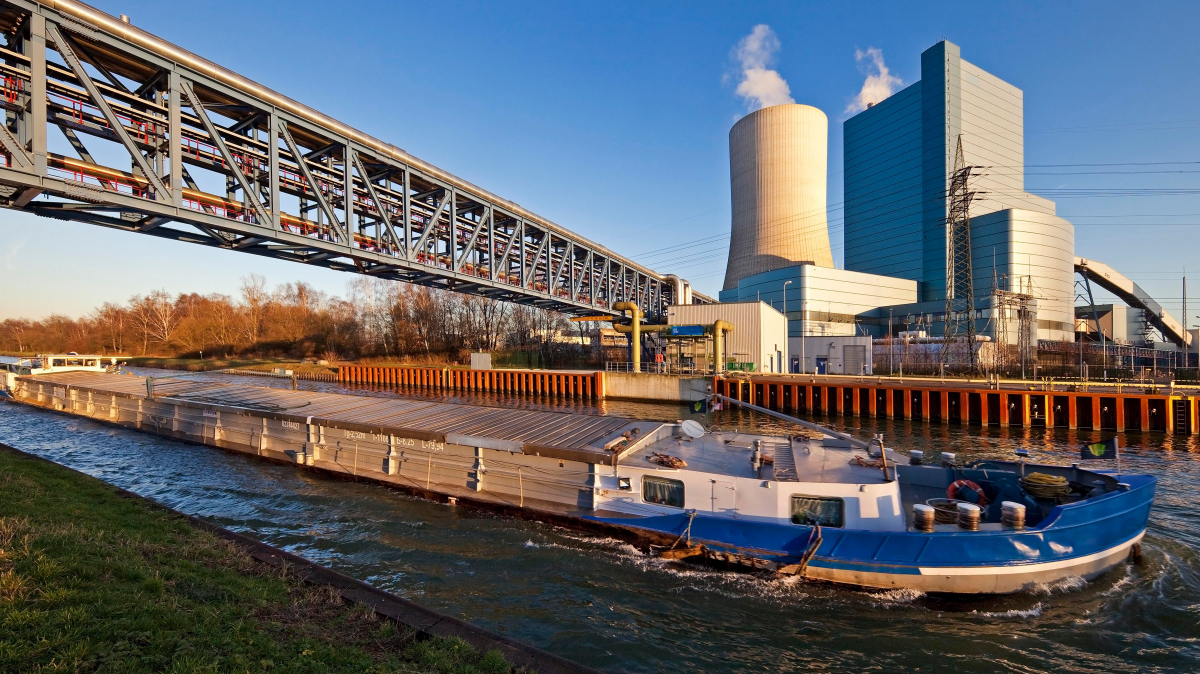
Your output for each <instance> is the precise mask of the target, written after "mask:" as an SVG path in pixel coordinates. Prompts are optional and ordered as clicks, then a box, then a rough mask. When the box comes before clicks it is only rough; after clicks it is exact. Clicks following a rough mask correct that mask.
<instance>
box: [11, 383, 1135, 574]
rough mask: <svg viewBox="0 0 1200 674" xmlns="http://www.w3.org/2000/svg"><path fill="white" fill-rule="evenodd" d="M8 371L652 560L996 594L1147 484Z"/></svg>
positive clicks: (573, 417)
mask: <svg viewBox="0 0 1200 674" xmlns="http://www.w3.org/2000/svg"><path fill="white" fill-rule="evenodd" d="M8 381H9V382H10V385H9V393H10V395H11V396H12V398H13V400H14V401H16V402H18V403H23V404H29V405H35V406H38V407H42V408H48V409H53V410H57V411H59V412H64V413H68V414H74V415H79V416H84V417H88V418H91V419H95V420H98V421H103V422H108V423H113V424H119V425H122V426H126V427H130V428H136V429H138V430H142V431H146V432H150V433H155V434H157V435H161V436H165V437H171V438H176V439H179V440H184V441H187V442H193V443H199V444H204V445H209V446H214V447H220V448H224V449H228V450H233V451H238V452H244V453H249V454H253V455H255V456H258V457H262V458H264V459H270V460H274V461H281V462H287V463H291V464H295V465H298V466H303V467H306V468H310V469H316V470H320V471H324V472H327V473H330V474H335V475H340V476H345V477H351V478H356V479H369V480H373V481H376V482H379V483H383V484H387V485H391V486H394V487H398V488H402V489H405V490H408V491H411V492H415V493H418V494H422V495H425V496H429V497H434V498H439V499H443V500H446V501H448V502H451V503H456V502H457V503H462V504H471V505H478V506H482V507H489V508H494V509H498V510H501V511H504V512H509V513H512V514H516V515H520V516H526V517H531V518H536V519H544V520H549V521H553V522H557V523H566V524H570V525H573V526H578V527H582V528H587V529H592V530H600V531H604V532H607V533H609V534H612V535H614V536H618V537H622V538H624V539H626V540H632V541H636V542H639V543H641V544H642V545H643V546H644V547H646V548H648V549H650V550H652V551H653V552H655V553H656V554H660V555H662V556H665V557H670V558H676V559H687V558H692V559H697V560H707V561H710V562H716V563H720V564H725V565H732V566H735V567H739V568H748V569H754V570H756V571H759V572H764V573H777V574H793V575H798V576H801V577H803V578H808V579H815V580H823V581H830V582H834V583H841V584H846V585H854V586H860V587H872V588H909V589H914V590H919V591H923V592H936V593H966V594H978V593H1011V592H1019V591H1022V590H1027V589H1030V588H1032V587H1036V586H1038V585H1041V584H1051V583H1055V582H1058V581H1061V580H1064V579H1068V578H1075V577H1079V578H1085V579H1087V578H1093V577H1095V576H1097V575H1099V574H1102V573H1104V572H1105V571H1107V570H1109V569H1111V568H1113V567H1114V566H1116V565H1118V564H1120V563H1122V562H1123V561H1125V560H1126V559H1128V558H1129V557H1130V556H1131V555H1134V554H1137V551H1138V550H1139V549H1140V541H1141V538H1142V536H1143V535H1144V532H1145V527H1146V522H1147V519H1148V516H1149V510H1150V507H1151V505H1152V503H1153V498H1154V488H1155V479H1154V478H1153V477H1152V476H1148V475H1120V476H1117V475H1114V474H1112V473H1109V472H1105V471H1092V470H1086V469H1084V468H1080V467H1078V466H1068V467H1064V466H1049V465H1036V464H1025V463H1021V462H1003V461H986V462H979V463H976V464H972V465H969V466H958V465H954V462H953V459H952V457H951V458H949V459H947V460H945V461H942V460H941V459H939V461H938V462H936V465H919V463H918V462H916V461H912V460H911V457H912V456H915V455H917V452H912V453H911V455H910V456H905V455H901V454H899V453H896V452H895V451H893V450H892V449H891V448H887V449H884V447H883V442H882V439H881V438H878V437H877V438H873V439H872V440H870V441H862V440H860V439H857V438H854V437H852V436H849V435H846V434H842V433H837V432H835V431H832V430H829V429H823V428H821V427H817V426H813V425H812V424H808V423H807V422H803V421H801V420H795V421H796V422H797V423H799V424H801V425H808V426H809V429H807V430H806V432H805V433H803V434H796V435H791V436H783V437H775V436H766V435H752V434H745V433H738V432H721V431H706V430H705V429H704V428H703V427H701V426H700V425H699V424H697V423H695V422H683V423H663V422H656V421H640V420H630V419H622V418H617V417H608V416H588V415H579V414H565V413H556V412H540V411H529V410H516V409H497V408H488V407H481V406H475V405H462V404H450V403H440V402H429V401H419V400H406V399H398V398H379V397H363V396H354V395H346V394H338V393H319V392H312V391H293V390H282V389H274V388H264V387H257V386H249V385H242V384H227V383H215V382H208V381H198V380H187V379H172V378H164V379H148V378H143V377H136V376H132V375H118V374H105V373H98V372H84V371H64V372H50V373H45V374H39V375H16V376H11V377H9V379H8ZM764 411H765V410H764ZM1034 474H1037V475H1038V476H1040V477H1039V479H1040V480H1044V481H1045V482H1044V483H1043V482H1039V483H1038V484H1037V485H1035V484H1032V483H1031V482H1030V480H1031V478H1032V477H1033V476H1034ZM1045 484H1049V485H1051V486H1052V487H1053V488H1052V489H1050V490H1049V492H1047V490H1046V489H1044V488H1041V487H1043V486H1044V485H1045ZM1035 487H1039V488H1035ZM947 513H948V514H949V519H947Z"/></svg>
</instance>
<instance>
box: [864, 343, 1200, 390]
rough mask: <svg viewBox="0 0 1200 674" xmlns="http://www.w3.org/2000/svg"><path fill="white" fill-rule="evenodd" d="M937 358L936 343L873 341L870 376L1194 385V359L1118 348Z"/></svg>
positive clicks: (998, 348) (1001, 347) (957, 349)
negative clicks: (964, 376) (968, 376)
mask: <svg viewBox="0 0 1200 674" xmlns="http://www.w3.org/2000/svg"><path fill="white" fill-rule="evenodd" d="M952 348H954V351H952V352H951V353H948V354H947V357H946V358H945V359H944V362H943V358H942V345H941V344H940V343H938V342H934V341H932V340H931V341H928V342H921V343H917V342H904V341H903V340H895V341H893V342H891V343H890V344H889V343H887V342H882V343H880V342H877V343H876V344H875V347H874V358H873V365H874V371H875V374H881V375H897V376H901V375H914V376H945V375H960V374H982V375H994V376H1000V377H1006V378H1021V379H1039V378H1046V377H1053V378H1056V379H1075V380H1080V381H1095V380H1097V379H1109V380H1116V379H1122V380H1132V381H1142V380H1144V381H1160V380H1165V379H1171V380H1175V381H1196V380H1197V379H1198V375H1197V354H1196V353H1195V352H1192V353H1184V352H1182V351H1176V350H1164V349H1152V348H1147V347H1137V346H1130V345H1121V344H1108V345H1101V344H1098V343H1091V342H1056V341H1048V340H1044V341H1041V342H1039V343H1038V344H1037V346H1036V347H1032V348H1029V349H1026V350H1025V352H1024V353H1022V350H1021V349H1020V348H1019V347H1017V346H1016V345H1005V344H996V343H992V342H979V343H978V344H977V346H976V349H975V354H974V356H975V357H974V364H972V362H971V354H970V353H968V352H967V351H966V349H965V344H962V343H960V344H957V345H954V346H953V347H952Z"/></svg>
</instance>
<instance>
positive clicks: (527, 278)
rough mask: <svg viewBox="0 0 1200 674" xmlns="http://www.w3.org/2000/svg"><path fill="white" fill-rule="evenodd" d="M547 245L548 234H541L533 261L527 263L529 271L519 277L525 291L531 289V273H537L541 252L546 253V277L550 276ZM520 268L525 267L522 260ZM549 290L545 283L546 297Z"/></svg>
mask: <svg viewBox="0 0 1200 674" xmlns="http://www.w3.org/2000/svg"><path fill="white" fill-rule="evenodd" d="M549 243H550V232H545V233H543V234H542V240H541V242H540V243H539V244H538V247H537V250H536V251H534V253H533V259H532V260H530V261H529V271H528V272H526V273H523V274H522V275H521V281H522V282H523V283H524V285H525V287H526V288H527V289H532V288H533V273H534V272H535V271H537V266H538V260H541V259H542V252H543V251H546V276H549V275H550V257H549V255H550V254H549V252H548V249H547V245H548V244H549ZM521 267H522V268H524V267H525V262H524V260H522V261H521ZM547 281H549V279H547ZM549 288H550V286H549V284H548V283H547V285H546V289H547V292H546V294H547V295H549V294H550V292H549Z"/></svg>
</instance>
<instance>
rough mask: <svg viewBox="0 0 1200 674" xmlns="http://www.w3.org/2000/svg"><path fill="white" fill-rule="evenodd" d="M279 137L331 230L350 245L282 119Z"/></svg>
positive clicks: (351, 196)
mask: <svg viewBox="0 0 1200 674" xmlns="http://www.w3.org/2000/svg"><path fill="white" fill-rule="evenodd" d="M279 135H280V137H282V138H283V142H284V143H287V146H288V150H289V151H291V153H292V158H293V159H295V160H296V165H297V166H299V167H300V172H301V173H303V174H304V180H305V182H307V183H308V186H309V187H311V188H312V191H313V195H314V196H315V198H316V200H317V205H318V206H319V207H320V208H321V212H323V213H324V214H325V217H327V218H329V224H330V229H332V230H333V231H334V233H335V234H336V235H337V236H338V237H339V238H341V240H342V243H344V244H346V245H350V237H349V236H347V234H346V231H345V230H344V229H342V223H341V222H339V221H338V219H337V216H336V215H334V213H333V207H332V206H330V205H329V201H328V200H327V199H326V198H325V194H324V193H323V192H321V187H320V186H319V185H318V184H317V181H316V179H315V178H313V174H312V171H311V170H309V168H308V160H306V159H305V158H304V155H303V154H301V153H300V147H299V146H297V145H296V139H295V138H292V132H291V131H289V130H288V125H287V122H286V121H284V120H282V119H281V120H279ZM345 168H346V170H347V171H349V170H350V167H349V165H346V167H345ZM347 199H353V195H350V196H348V197H347Z"/></svg>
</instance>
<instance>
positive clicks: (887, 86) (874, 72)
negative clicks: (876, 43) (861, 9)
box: [846, 47, 904, 113]
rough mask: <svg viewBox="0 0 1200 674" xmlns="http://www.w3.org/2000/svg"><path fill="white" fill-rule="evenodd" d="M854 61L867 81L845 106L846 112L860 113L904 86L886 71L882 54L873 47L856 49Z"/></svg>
mask: <svg viewBox="0 0 1200 674" xmlns="http://www.w3.org/2000/svg"><path fill="white" fill-rule="evenodd" d="M854 60H856V61H858V67H859V70H861V71H862V72H863V73H864V74H866V76H867V79H866V80H865V81H864V82H863V86H862V91H860V92H858V95H857V96H855V97H854V100H852V101H850V105H848V106H846V112H850V113H854V112H862V111H863V110H866V109H867V107H868V106H869V105H874V104H876V103H878V102H880V101H882V100H883V99H885V98H887V97H888V96H891V95H892V94H893V93H895V92H896V89H898V88H900V85H901V84H904V82H903V81H902V80H901V79H900V78H899V77H896V76H895V75H893V74H891V73H890V72H889V71H888V67H887V64H886V63H884V62H883V52H882V51H880V50H878V49H876V48H875V47H870V48H868V49H867V50H866V51H863V50H861V49H856V50H855V51H854Z"/></svg>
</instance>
